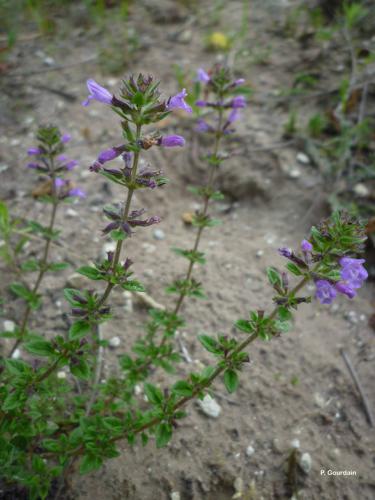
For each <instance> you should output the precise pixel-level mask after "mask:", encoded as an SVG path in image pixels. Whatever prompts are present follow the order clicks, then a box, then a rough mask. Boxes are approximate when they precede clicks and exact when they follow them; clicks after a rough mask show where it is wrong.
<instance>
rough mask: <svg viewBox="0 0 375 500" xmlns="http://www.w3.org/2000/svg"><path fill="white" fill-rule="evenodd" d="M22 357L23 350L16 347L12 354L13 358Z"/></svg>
mask: <svg viewBox="0 0 375 500" xmlns="http://www.w3.org/2000/svg"><path fill="white" fill-rule="evenodd" d="M20 357H21V351H20V350H19V349H16V350H15V351H14V353H13V354H12V358H13V359H18V358H20Z"/></svg>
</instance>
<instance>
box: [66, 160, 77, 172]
mask: <svg viewBox="0 0 375 500" xmlns="http://www.w3.org/2000/svg"><path fill="white" fill-rule="evenodd" d="M76 165H78V161H77V160H70V161H68V162H67V163H66V164H65V168H66V169H67V170H72V169H73V168H74V167H75V166H76Z"/></svg>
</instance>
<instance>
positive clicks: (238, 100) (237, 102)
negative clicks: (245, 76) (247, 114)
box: [230, 95, 246, 108]
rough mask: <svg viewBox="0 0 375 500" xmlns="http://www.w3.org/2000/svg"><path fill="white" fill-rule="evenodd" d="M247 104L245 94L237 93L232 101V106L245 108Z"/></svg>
mask: <svg viewBox="0 0 375 500" xmlns="http://www.w3.org/2000/svg"><path fill="white" fill-rule="evenodd" d="M245 106H246V99H245V98H244V96H243V95H237V96H236V97H234V98H233V99H232V101H231V102H230V107H231V108H244V107H245Z"/></svg>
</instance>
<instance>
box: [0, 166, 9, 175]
mask: <svg viewBox="0 0 375 500" xmlns="http://www.w3.org/2000/svg"><path fill="white" fill-rule="evenodd" d="M8 168H9V166H8V165H6V164H5V163H2V164H1V165H0V174H1V173H2V172H5V171H6V170H8Z"/></svg>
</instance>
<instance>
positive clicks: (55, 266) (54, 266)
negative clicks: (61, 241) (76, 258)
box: [48, 262, 69, 272]
mask: <svg viewBox="0 0 375 500" xmlns="http://www.w3.org/2000/svg"><path fill="white" fill-rule="evenodd" d="M68 267H69V264H68V263H67V262H51V263H50V264H49V265H48V269H49V270H50V271H52V272H56V271H64V269H67V268H68Z"/></svg>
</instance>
